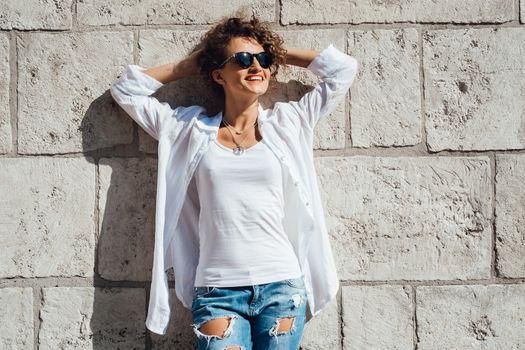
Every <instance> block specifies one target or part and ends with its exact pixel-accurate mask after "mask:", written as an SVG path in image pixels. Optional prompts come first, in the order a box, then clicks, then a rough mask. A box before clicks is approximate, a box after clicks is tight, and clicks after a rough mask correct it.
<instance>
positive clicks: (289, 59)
mask: <svg viewBox="0 0 525 350" xmlns="http://www.w3.org/2000/svg"><path fill="white" fill-rule="evenodd" d="M286 64H287V65H295V66H299V67H303V68H308V69H309V70H310V71H312V72H313V73H315V74H316V75H317V76H319V77H320V78H322V80H323V82H322V83H320V84H318V85H317V86H316V87H315V89H314V90H312V91H310V92H309V93H307V94H306V95H304V96H303V97H302V98H301V99H300V100H299V101H291V102H287V103H282V102H279V103H276V104H275V105H274V107H273V108H272V109H264V108H262V106H261V105H260V104H259V97H260V96H262V95H264V94H265V93H266V92H267V91H268V89H269V86H270V84H272V83H275V75H276V74H277V71H278V68H279V67H280V66H282V65H286ZM356 72H357V62H356V60H355V59H354V58H353V57H351V56H349V55H346V54H344V53H343V52H341V51H339V50H338V49H336V48H335V47H334V46H332V45H329V47H327V48H326V49H324V50H323V51H321V52H318V51H312V50H304V49H298V48H286V49H285V48H284V47H283V41H282V39H281V38H280V37H279V36H278V35H277V34H276V33H274V32H272V31H271V30H270V29H269V27H268V24H267V23H262V22H260V21H259V20H258V19H257V18H252V19H245V18H243V17H233V18H225V19H224V20H222V21H220V22H219V23H218V24H217V25H216V26H214V27H213V28H212V29H210V30H209V31H208V32H207V33H206V34H205V36H204V37H203V39H202V41H201V43H200V44H199V45H198V46H197V48H196V50H194V51H193V53H192V54H190V55H189V56H187V57H186V58H185V59H183V60H181V61H179V62H177V63H170V64H165V65H160V66H157V67H153V68H150V69H144V68H141V67H139V66H136V65H130V66H128V68H127V70H126V72H125V73H124V74H123V76H122V77H121V78H119V79H118V80H117V81H116V82H115V83H114V84H113V85H112V87H111V93H112V96H113V97H114V99H115V100H116V101H117V103H118V104H119V105H120V106H121V107H122V108H123V109H124V110H125V111H126V112H127V113H128V114H129V115H130V116H131V117H132V118H133V119H134V120H135V121H136V122H137V123H138V124H139V125H140V126H141V127H142V128H143V129H144V130H145V131H146V132H148V133H149V134H150V135H151V136H153V137H154V138H155V139H157V140H158V141H159V149H158V157H159V163H158V167H159V171H158V178H157V186H158V187H157V203H156V206H157V207H156V210H157V212H156V228H155V253H154V263H153V276H152V286H151V293H150V304H149V310H148V318H147V320H146V325H147V327H148V329H150V330H151V331H153V332H155V333H159V334H165V332H166V328H167V325H168V322H169V319H170V307H169V302H168V301H169V297H168V281H167V277H166V270H167V269H168V268H170V267H173V269H174V275H175V290H176V293H177V297H178V298H179V300H180V301H181V302H182V304H183V305H184V306H185V307H187V308H188V309H190V308H191V311H192V315H193V324H192V326H193V330H194V332H195V334H196V339H197V345H198V347H199V349H252V348H253V349H297V348H298V347H299V343H300V340H301V337H302V333H303V329H304V325H305V323H306V322H307V321H308V320H309V319H310V318H311V317H312V316H313V315H316V314H317V313H318V312H319V311H320V310H321V309H322V308H323V307H324V306H325V305H326V304H327V303H329V302H330V301H332V300H333V298H334V297H335V295H336V293H337V291H338V289H339V282H338V278H337V275H336V272H335V270H336V269H335V264H334V261H333V256H332V252H331V249H330V243H329V239H328V234H327V231H326V227H325V222H324V217H323V209H322V206H321V202H320V195H319V190H318V188H317V180H316V177H315V169H314V164H313V153H312V145H313V130H314V127H315V125H316V124H317V122H318V121H319V120H320V119H322V118H324V117H326V116H327V115H329V114H330V113H331V112H332V111H333V110H334V109H335V108H336V107H337V105H338V104H340V103H341V102H342V101H343V100H344V97H345V95H346V92H347V91H348V89H349V87H350V85H351V83H352V81H353V80H354V77H355V75H356ZM198 74H203V75H205V76H206V77H207V78H208V79H209V81H210V83H211V84H213V86H214V87H215V88H216V91H217V93H219V94H220V96H221V98H222V99H223V101H224V107H223V110H222V111H221V112H220V113H218V114H217V115H215V116H208V115H206V113H205V110H204V108H202V107H200V106H190V107H177V108H175V109H172V108H171V107H170V106H169V105H168V104H167V103H160V102H159V101H157V100H156V99H155V98H153V97H151V96H150V95H151V94H153V93H154V92H155V91H156V90H158V89H159V88H160V87H161V86H162V85H164V84H167V83H169V82H171V81H174V80H177V79H180V78H183V77H188V76H193V75H198ZM307 305H309V310H307ZM307 311H309V312H310V314H307Z"/></svg>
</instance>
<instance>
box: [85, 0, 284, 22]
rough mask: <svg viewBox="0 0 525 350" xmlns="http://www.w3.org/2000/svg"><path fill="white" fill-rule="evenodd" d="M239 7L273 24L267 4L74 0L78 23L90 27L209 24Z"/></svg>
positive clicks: (266, 0) (271, 8)
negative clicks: (75, 0) (76, 0)
mask: <svg viewBox="0 0 525 350" xmlns="http://www.w3.org/2000/svg"><path fill="white" fill-rule="evenodd" d="M239 7H245V8H246V9H247V10H248V11H249V12H250V13H254V14H255V15H256V16H258V17H260V18H261V19H264V20H268V21H274V20H275V2H274V1H270V0H262V1H258V2H255V3H254V2H250V1H246V0H235V1H227V2H224V1H220V2H219V1H207V2H206V4H203V3H201V2H198V1H192V0H179V1H171V0H146V1H137V0H134V1H129V0H117V1H112V2H108V1H104V0H78V3H77V11H78V22H79V23H80V24H84V25H94V26H98V25H108V24H123V25H141V24H209V23H214V22H215V21H218V20H219V19H220V18H221V17H222V16H228V15H230V14H233V12H234V11H235V10H237V9H238V8H239Z"/></svg>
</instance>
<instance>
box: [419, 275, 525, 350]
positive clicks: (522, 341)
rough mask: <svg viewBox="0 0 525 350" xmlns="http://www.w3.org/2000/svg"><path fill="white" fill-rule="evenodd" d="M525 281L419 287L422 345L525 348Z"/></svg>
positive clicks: (426, 349)
mask: <svg viewBox="0 0 525 350" xmlns="http://www.w3.org/2000/svg"><path fill="white" fill-rule="evenodd" d="M524 294H525V285H523V284H522V285H490V286H482V285H471V286H429V287H418V288H417V290H416V297H417V308H416V313H417V321H418V338H419V342H418V349H421V350H429V349H436V350H441V349H473V350H475V349H483V350H500V349H506V350H518V349H525V333H524V332H523V331H522V330H523V329H525V318H524V317H523V315H525V298H523V295H524Z"/></svg>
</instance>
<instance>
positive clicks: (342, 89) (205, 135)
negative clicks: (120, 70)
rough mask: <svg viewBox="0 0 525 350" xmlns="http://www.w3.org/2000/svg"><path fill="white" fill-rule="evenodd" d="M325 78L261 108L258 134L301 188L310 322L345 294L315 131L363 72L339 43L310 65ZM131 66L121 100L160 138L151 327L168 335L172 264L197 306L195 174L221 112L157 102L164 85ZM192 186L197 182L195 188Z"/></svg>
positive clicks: (296, 216)
mask: <svg viewBox="0 0 525 350" xmlns="http://www.w3.org/2000/svg"><path fill="white" fill-rule="evenodd" d="M307 69H309V70H310V71H311V72H313V73H314V74H316V75H317V76H318V77H319V78H321V79H322V80H323V81H322V82H321V83H319V84H318V85H317V86H316V87H315V89H313V90H312V91H310V92H308V93H307V94H305V95H304V96H303V97H302V98H301V99H300V100H299V101H291V102H288V103H282V102H277V103H275V105H274V107H273V109H263V108H262V107H261V105H259V107H258V108H259V131H260V133H261V136H262V140H261V141H262V142H264V143H265V144H266V145H267V146H268V147H269V148H270V149H271V150H272V151H273V152H274V154H275V155H276V156H277V158H278V159H279V160H280V161H281V164H282V166H284V167H285V168H286V169H287V170H288V174H289V175H290V178H291V179H292V183H293V184H294V186H289V189H286V192H285V207H284V209H285V216H284V222H283V224H284V229H285V232H286V233H287V234H288V237H289V239H290V242H291V243H292V245H293V247H294V252H295V254H296V255H297V258H298V259H299V263H300V266H301V269H302V272H303V274H304V280H305V286H306V292H307V297H308V305H309V314H307V320H310V319H311V318H312V317H313V316H315V315H316V314H317V313H318V312H319V311H321V309H323V308H324V307H325V306H326V304H327V303H329V302H330V301H331V300H332V299H333V298H334V297H335V295H336V293H337V291H338V290H339V279H338V277H337V273H336V267H335V263H334V259H333V255H332V250H331V246H330V242H329V237H328V232H327V229H326V225H325V218H324V213H323V208H322V205H321V198H320V194H319V189H318V186H317V177H316V172H315V168H314V159H313V149H312V148H313V137H314V135H313V131H314V127H315V126H316V124H317V123H318V121H319V120H321V119H323V118H325V117H326V116H328V115H329V114H330V113H331V112H332V111H334V109H335V108H336V107H337V105H339V104H340V103H342V102H343V101H344V98H345V95H346V92H347V91H348V89H349V88H350V86H351V84H352V82H353V80H354V78H355V76H356V74H357V69H358V64H357V61H356V59H355V58H354V57H352V56H349V55H347V54H345V53H343V52H341V51H340V50H338V49H337V48H336V47H334V46H333V45H329V46H328V47H327V48H325V49H324V50H323V51H322V52H321V53H320V54H319V55H318V56H317V57H316V58H315V59H314V60H313V61H312V62H311V63H310V65H309V66H308V67H307ZM144 70H145V69H144V68H142V67H140V66H137V65H129V66H128V67H127V69H126V71H125V72H124V74H123V75H122V76H121V77H120V78H119V79H118V80H117V81H115V82H114V83H113V85H112V86H111V89H110V90H111V95H112V96H113V98H114V99H115V101H116V102H117V103H118V104H119V105H120V106H121V107H122V108H123V109H124V110H125V111H126V112H127V113H128V114H129V115H130V116H131V117H132V118H133V120H135V121H136V122H137V123H138V125H139V126H140V127H141V128H143V129H144V130H145V131H146V132H147V133H148V134H149V135H151V136H152V137H153V138H155V139H156V140H158V141H159V144H158V175H157V197H156V213H155V248H154V256H153V270H152V279H151V290H150V299H149V306H148V316H147V318H146V326H147V328H148V329H149V330H150V331H152V332H154V333H158V334H166V330H167V327H168V323H169V320H170V306H169V285H168V276H167V272H166V270H168V269H169V268H170V267H173V270H174V276H175V292H176V295H177V298H178V299H179V300H180V301H181V302H182V304H183V305H184V307H186V308H188V309H189V308H191V304H192V301H193V293H194V288H193V287H194V281H195V272H196V268H197V264H198V261H199V232H198V219H199V210H200V207H199V202H198V198H197V196H196V193H195V191H194V189H193V186H192V184H193V181H191V179H192V177H193V173H194V171H195V168H196V166H197V163H198V162H199V160H200V159H201V157H202V155H203V153H204V152H206V150H207V149H208V146H209V143H210V141H211V140H214V139H216V138H217V134H218V129H219V124H220V121H221V117H222V112H221V113H219V114H217V115H215V116H208V115H205V114H204V111H205V109H204V108H203V107H201V106H190V107H177V108H175V109H173V108H171V107H170V105H169V104H168V103H166V102H162V103H161V102H159V101H158V100H157V99H156V98H154V97H151V96H150V95H152V94H153V93H154V92H155V91H157V90H158V89H159V88H160V87H162V86H163V84H162V83H160V82H159V81H157V80H156V79H154V78H152V77H150V76H148V75H146V74H144V73H143V71H144ZM190 182H191V183H192V184H190Z"/></svg>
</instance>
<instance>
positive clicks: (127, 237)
mask: <svg viewBox="0 0 525 350" xmlns="http://www.w3.org/2000/svg"><path fill="white" fill-rule="evenodd" d="M312 88H313V87H312V86H307V85H302V84H301V83H298V82H296V81H290V82H288V83H287V84H284V83H278V84H277V85H276V87H275V89H274V90H273V91H272V92H271V93H268V94H267V95H265V96H264V97H263V98H261V104H262V105H263V106H264V108H271V107H272V106H273V104H274V103H275V102H278V101H290V100H298V99H299V98H300V97H301V96H302V95H304V93H306V92H307V91H309V90H311V89H312ZM152 96H153V97H156V98H157V99H158V100H159V101H161V102H168V103H169V104H170V105H171V107H172V108H175V107H177V106H190V105H195V104H198V105H202V106H204V107H206V109H207V111H208V112H207V114H208V115H215V114H216V113H218V112H219V111H220V110H221V109H222V101H220V100H219V99H218V98H216V97H213V96H214V95H213V93H212V91H211V88H210V87H209V86H208V84H207V83H206V82H205V81H204V79H202V78H185V79H181V80H178V81H175V82H172V83H170V84H166V85H165V86H163V87H162V88H161V89H159V91H157V92H156V93H155V94H154V95H152ZM133 124H135V123H134V122H133V120H132V119H131V117H129V116H128V115H127V114H126V113H125V112H124V111H123V110H122V109H121V108H120V107H119V106H118V105H117V103H116V102H115V101H114V100H113V98H112V97H111V94H110V92H109V90H107V91H106V92H104V94H103V95H101V96H99V97H98V98H97V99H95V100H94V101H93V102H92V103H91V104H90V106H89V108H88V110H87V111H86V113H85V115H84V117H83V120H82V122H81V127H80V128H81V130H82V139H83V150H84V151H88V153H89V156H92V157H93V158H90V157H88V159H95V162H96V163H97V164H98V178H99V183H98V188H97V192H98V197H99V198H98V213H99V219H98V222H99V230H98V236H97V240H96V246H95V271H94V275H95V278H94V284H95V287H96V288H95V291H94V295H91V296H87V297H88V300H89V299H90V298H92V300H93V305H92V314H91V315H89V313H90V312H91V310H89V306H86V309H87V310H88V311H86V315H85V323H87V322H88V320H89V325H88V324H84V322H82V324H81V326H80V336H81V338H84V341H85V342H87V343H92V346H93V349H96V350H102V349H108V348H111V349H144V348H147V349H150V348H151V349H189V348H194V347H195V342H194V334H193V331H192V329H191V327H190V324H191V322H192V317H191V312H190V310H187V309H185V308H184V307H183V306H182V304H181V303H180V302H179V300H178V299H177V298H176V296H175V291H174V289H171V295H170V297H171V308H172V317H171V321H170V326H169V329H168V331H167V334H166V335H165V336H159V335H156V334H154V333H151V332H149V331H147V330H146V328H145V325H144V322H145V317H146V314H147V306H148V302H147V300H148V294H149V288H150V282H149V281H150V280H151V268H152V263H153V242H154V228H155V199H156V178H157V141H156V140H154V139H153V138H152V137H150V136H149V135H148V134H147V133H145V132H144V131H143V130H142V129H141V128H140V127H138V126H137V125H135V126H134V128H131V127H130V126H131V125H133ZM134 130H137V132H135V131H134ZM122 133H126V134H129V136H125V137H124V138H123V137H122ZM115 135H118V137H116V138H117V139H129V143H128V144H119V145H116V146H114V147H110V148H101V147H100V146H97V144H101V143H102V144H104V143H106V144H108V142H104V141H103V140H113V138H114V137H115ZM101 140H102V141H101ZM109 144H111V142H109ZM170 272H171V271H170ZM173 280H174V279H173V274H172V273H171V274H170V281H171V282H170V287H172V288H173V286H174V285H173V283H174V282H173ZM82 312H83V311H82ZM82 319H83V321H84V316H83V318H82ZM73 341H77V340H73ZM79 341H81V340H79ZM79 345H80V344H79Z"/></svg>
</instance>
